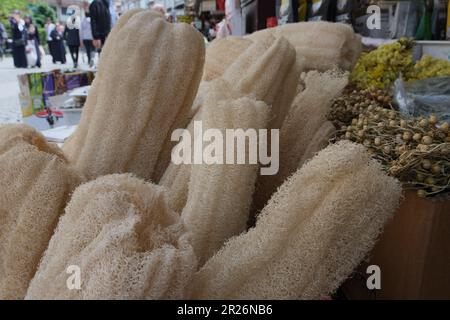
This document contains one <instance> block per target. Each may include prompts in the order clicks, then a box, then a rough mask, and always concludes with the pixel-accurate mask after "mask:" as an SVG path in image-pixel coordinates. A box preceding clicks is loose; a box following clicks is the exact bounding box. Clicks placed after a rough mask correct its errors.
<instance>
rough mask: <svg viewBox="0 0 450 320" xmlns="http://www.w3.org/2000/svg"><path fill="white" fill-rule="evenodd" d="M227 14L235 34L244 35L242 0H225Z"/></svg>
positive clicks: (232, 31) (229, 24)
mask: <svg viewBox="0 0 450 320" xmlns="http://www.w3.org/2000/svg"><path fill="white" fill-rule="evenodd" d="M225 16H226V18H227V21H228V26H229V28H230V30H231V34H232V35H233V36H242V35H243V34H242V12H241V2H240V0H225Z"/></svg>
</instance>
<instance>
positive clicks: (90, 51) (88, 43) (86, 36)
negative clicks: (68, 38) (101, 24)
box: [80, 12, 95, 68]
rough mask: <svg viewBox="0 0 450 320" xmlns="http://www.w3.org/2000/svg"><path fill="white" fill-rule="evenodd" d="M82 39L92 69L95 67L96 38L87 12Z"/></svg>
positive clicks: (81, 31)
mask: <svg viewBox="0 0 450 320" xmlns="http://www.w3.org/2000/svg"><path fill="white" fill-rule="evenodd" d="M80 38H81V46H82V47H84V49H85V50H86V55H87V58H88V63H89V67H91V68H92V67H93V66H94V54H95V47H94V44H93V42H92V40H93V39H94V38H93V37H92V29H91V17H90V16H89V12H85V16H84V18H83V20H82V21H81V26H80Z"/></svg>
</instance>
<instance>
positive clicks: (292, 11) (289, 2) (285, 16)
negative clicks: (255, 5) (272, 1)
mask: <svg viewBox="0 0 450 320" xmlns="http://www.w3.org/2000/svg"><path fill="white" fill-rule="evenodd" d="M277 17H278V24H279V25H281V24H285V23H289V22H297V21H298V2H297V1H295V0H277Z"/></svg>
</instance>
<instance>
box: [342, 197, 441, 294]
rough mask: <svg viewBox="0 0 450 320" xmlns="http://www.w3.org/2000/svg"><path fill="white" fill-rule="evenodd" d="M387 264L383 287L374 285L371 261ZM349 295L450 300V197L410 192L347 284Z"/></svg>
mask: <svg viewBox="0 0 450 320" xmlns="http://www.w3.org/2000/svg"><path fill="white" fill-rule="evenodd" d="M371 264H375V265H378V266H379V267H380V269H381V289H380V290H368V289H367V286H366V279H367V277H368V276H369V275H368V274H366V267H367V265H371ZM342 289H343V292H344V293H345V295H346V296H347V297H348V298H349V299H450V200H448V198H446V199H432V200H430V199H422V198H419V197H417V196H416V194H415V192H412V191H408V192H406V194H405V198H404V200H403V201H402V204H401V206H400V208H399V210H398V211H397V212H396V214H395V215H394V218H393V219H392V220H391V221H390V222H389V223H388V225H387V226H386V228H385V230H384V232H383V234H382V236H381V237H380V240H379V241H378V243H377V244H376V246H375V248H374V249H373V250H372V253H371V255H370V258H369V261H368V262H365V263H362V264H361V266H360V267H359V268H358V270H357V271H356V273H355V276H354V277H352V278H351V279H349V280H348V281H346V282H345V283H344V285H343V286H342Z"/></svg>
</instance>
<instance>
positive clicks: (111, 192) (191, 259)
mask: <svg viewBox="0 0 450 320" xmlns="http://www.w3.org/2000/svg"><path fill="white" fill-rule="evenodd" d="M71 265H73V266H79V267H80V276H81V289H80V290H76V289H72V290H69V289H68V287H67V285H66V282H67V279H68V278H69V276H70V274H68V273H66V270H67V268H68V267H69V266H71ZM196 266H197V264H196V259H195V256H194V254H193V250H192V247H191V246H190V244H189V242H188V238H187V236H186V235H185V234H184V229H183V225H182V224H181V223H179V217H178V216H177V215H176V214H175V213H173V212H171V211H170V210H169V209H168V208H167V205H166V202H165V196H164V190H163V188H161V187H159V186H156V185H152V184H149V183H145V182H144V181H142V180H139V179H136V178H133V177H132V176H130V175H109V176H104V177H101V178H99V179H97V180H95V181H92V182H89V183H87V184H84V185H82V186H80V187H79V188H77V189H76V191H75V193H74V194H73V197H72V199H71V201H70V202H69V204H68V206H67V208H66V212H65V214H64V215H63V216H62V217H61V220H60V221H59V224H58V227H57V229H56V231H55V234H54V235H53V237H52V239H51V241H50V244H49V247H48V249H47V251H46V253H45V255H44V258H43V260H42V262H41V264H40V266H39V269H38V271H37V272H36V275H35V277H34V278H33V280H32V282H31V284H30V287H29V289H28V292H27V296H26V298H27V299H144V298H145V299H177V298H178V299H180V298H184V297H185V295H184V288H185V286H186V284H187V283H188V281H189V280H190V278H191V275H192V273H193V272H194V270H195V269H196Z"/></svg>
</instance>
